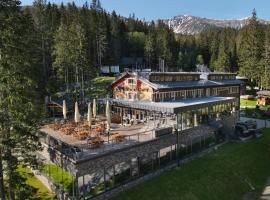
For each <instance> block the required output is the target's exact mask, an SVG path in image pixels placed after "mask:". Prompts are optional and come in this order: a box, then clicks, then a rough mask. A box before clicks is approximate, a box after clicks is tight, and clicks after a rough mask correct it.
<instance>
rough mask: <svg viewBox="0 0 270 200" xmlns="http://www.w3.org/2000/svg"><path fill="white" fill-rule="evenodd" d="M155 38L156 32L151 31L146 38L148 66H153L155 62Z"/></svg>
mask: <svg viewBox="0 0 270 200" xmlns="http://www.w3.org/2000/svg"><path fill="white" fill-rule="evenodd" d="M154 39H155V38H154V34H152V33H149V34H148V35H147V36H146V38H145V45H144V52H145V58H146V60H147V65H148V67H152V63H153V58H154V53H155V46H154V43H155V41H154Z"/></svg>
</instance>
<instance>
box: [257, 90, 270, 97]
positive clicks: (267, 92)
mask: <svg viewBox="0 0 270 200" xmlns="http://www.w3.org/2000/svg"><path fill="white" fill-rule="evenodd" d="M257 95H261V96H270V91H269V90H261V91H258V92H257Z"/></svg>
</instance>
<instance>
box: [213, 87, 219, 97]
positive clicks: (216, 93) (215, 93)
mask: <svg viewBox="0 0 270 200" xmlns="http://www.w3.org/2000/svg"><path fill="white" fill-rule="evenodd" d="M217 95H218V89H217V88H213V96H217Z"/></svg>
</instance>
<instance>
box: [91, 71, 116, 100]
mask: <svg viewBox="0 0 270 200" xmlns="http://www.w3.org/2000/svg"><path fill="white" fill-rule="evenodd" d="M114 80H115V77H109V76H99V77H96V78H95V79H93V80H92V81H91V88H90V90H89V91H88V92H87V95H88V96H90V97H92V98H97V97H98V98H101V97H106V96H107V94H108V88H109V86H110V84H111V83H112V82H113V81H114Z"/></svg>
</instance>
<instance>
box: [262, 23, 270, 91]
mask: <svg viewBox="0 0 270 200" xmlns="http://www.w3.org/2000/svg"><path fill="white" fill-rule="evenodd" d="M261 65H262V66H261V68H262V73H261V78H262V81H261V82H262V88H265V89H270V84H269V77H270V26H268V27H267V29H266V33H265V43H264V52H263V59H262V62H261Z"/></svg>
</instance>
